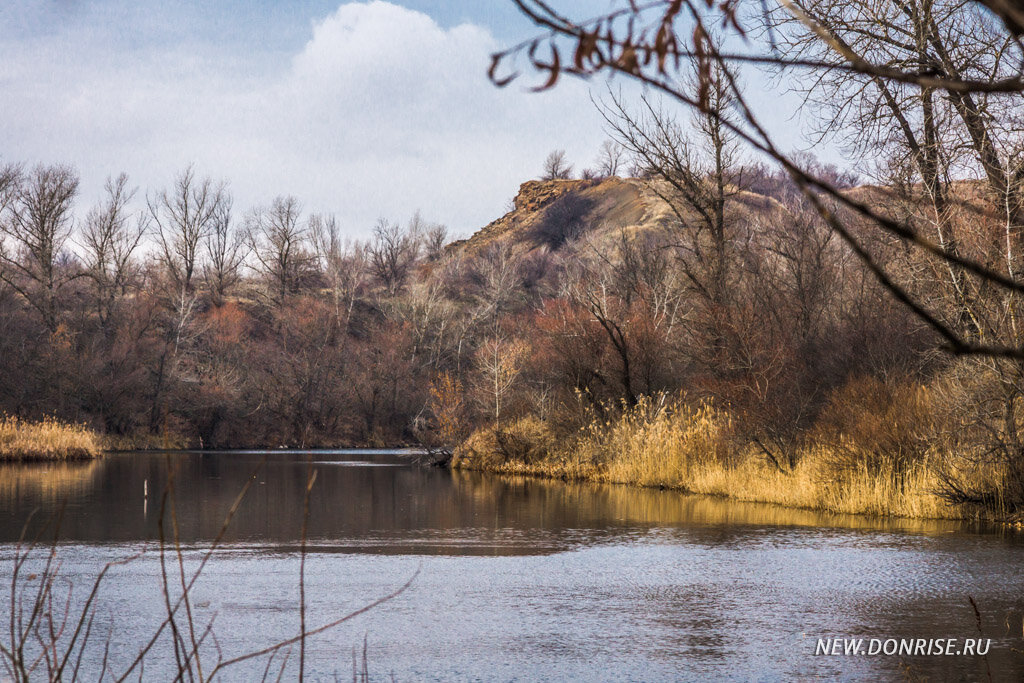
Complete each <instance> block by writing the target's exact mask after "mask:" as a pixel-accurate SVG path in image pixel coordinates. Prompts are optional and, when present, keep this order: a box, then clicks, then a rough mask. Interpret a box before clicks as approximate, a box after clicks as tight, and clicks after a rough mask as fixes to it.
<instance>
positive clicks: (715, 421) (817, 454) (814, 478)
mask: <svg viewBox="0 0 1024 683" xmlns="http://www.w3.org/2000/svg"><path fill="white" fill-rule="evenodd" d="M936 448H938V446H936ZM867 455H868V454H865V456H864V457H863V458H862V459H859V458H858V457H857V456H858V454H857V452H856V446H850V445H849V444H843V445H841V446H840V445H837V444H835V443H829V442H827V441H815V440H814V439H813V438H810V439H808V440H807V441H805V442H804V443H802V444H800V445H798V446H794V450H793V457H792V458H790V459H789V462H792V463H793V464H792V465H789V464H788V463H787V464H786V465H785V466H780V465H776V464H773V463H772V462H771V461H770V460H769V459H768V458H766V457H765V456H764V454H763V451H761V450H760V449H759V448H757V447H755V446H754V445H753V444H750V443H748V442H745V441H744V440H743V438H742V436H740V435H739V434H738V433H737V430H736V429H735V428H734V425H733V419H732V417H731V416H730V415H729V414H728V413H727V412H726V411H724V410H721V409H718V408H715V407H713V406H711V405H709V404H707V403H698V404H697V405H693V406H691V405H687V404H685V403H682V402H674V401H666V400H664V398H662V399H648V398H645V399H642V400H641V401H640V403H639V404H638V405H637V406H635V407H633V408H628V409H624V410H622V411H621V412H620V414H619V415H618V416H617V417H612V418H607V419H604V420H594V421H593V422H592V423H591V424H589V425H587V426H586V427H584V428H583V429H581V430H580V431H579V432H578V433H577V434H574V435H570V436H569V437H561V438H558V437H555V436H553V435H552V434H551V433H550V432H549V431H547V430H546V429H545V426H544V424H543V423H541V422H540V421H538V420H536V419H534V418H524V419H523V420H519V421H516V422H512V423H509V424H508V425H505V426H504V427H500V428H499V427H493V426H492V427H489V428H486V429H483V430H478V432H476V433H474V434H473V435H472V436H471V437H470V438H469V439H468V440H467V441H466V443H465V444H464V445H463V446H462V447H461V448H460V449H458V450H457V452H456V457H455V458H454V460H453V465H454V466H455V467H459V468H464V469H481V470H486V471H491V472H498V473H502V474H512V475H533V476H543V477H554V478H559V479H565V480H589V481H598V482H607V483H619V484H630V485H638V486H646V487H656V488H670V489H678V490H681V491H685V492H689V493H697V494H706V495H711V496H724V497H728V498H732V499H736V500H742V501H750V502H759V503H774V504H778V505H784V506H787V507H792V508H804V509H809V510H820V511H825V512H831V513H841V514H863V515H876V516H895V517H907V518H916V519H961V518H968V517H973V516H976V514H977V511H970V510H967V509H965V508H962V507H960V506H957V505H953V504H951V503H949V502H948V501H947V500H946V499H945V498H944V497H943V495H942V492H943V485H942V484H943V482H942V478H941V476H940V468H939V467H938V463H939V462H942V461H943V458H942V454H941V453H938V452H935V453H926V454H925V455H924V457H922V458H920V459H919V460H916V461H914V462H911V463H909V464H908V463H905V462H899V463H897V462H895V461H894V462H892V463H891V466H887V465H886V464H885V462H886V461H885V460H884V459H883V461H882V464H881V465H880V464H879V462H878V458H877V457H867ZM871 455H872V456H875V455H876V454H875V453H873V452H872V453H871ZM975 476H977V477H989V478H997V477H994V473H992V472H978V473H977V474H976V475H975Z"/></svg>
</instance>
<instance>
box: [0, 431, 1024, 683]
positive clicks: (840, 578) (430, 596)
mask: <svg viewBox="0 0 1024 683" xmlns="http://www.w3.org/2000/svg"><path fill="white" fill-rule="evenodd" d="M307 460H309V461H311V462H312V463H313V464H312V468H313V469H314V470H315V471H316V481H315V485H314V488H313V493H312V495H311V498H310V516H309V525H308V538H309V542H308V546H309V554H308V556H307V559H306V576H307V580H306V596H307V603H308V605H309V606H308V614H307V623H308V625H309V627H311V628H312V627H316V626H318V625H320V624H325V623H328V622H330V621H333V620H335V619H337V618H338V617H340V616H343V615H345V614H347V613H349V612H352V611H354V610H357V609H359V608H360V607H362V606H364V605H366V604H367V603H369V602H371V601H373V600H375V599H377V598H379V597H381V596H383V595H386V594H388V593H390V592H392V591H394V590H396V589H397V588H398V587H400V586H401V585H403V584H404V583H406V582H407V581H408V580H409V579H410V578H411V577H413V576H414V575H415V578H414V580H413V581H412V584H411V585H410V587H409V588H408V589H407V590H405V591H404V592H403V593H401V594H400V595H399V596H398V597H396V598H394V599H393V600H391V601H389V602H386V603H384V604H382V605H380V606H378V607H376V608H374V609H373V610H371V611H369V612H367V613H365V614H362V615H360V616H358V617H356V618H354V619H352V620H350V621H348V622H346V623H344V624H342V625H340V626H338V627H337V628H335V629H333V630H331V631H329V632H326V633H324V634H321V635H319V636H316V637H314V638H312V639H311V640H310V641H309V643H308V644H307V652H306V658H307V659H306V672H307V675H308V677H309V678H310V679H311V680H313V679H327V680H331V679H333V677H334V676H335V675H337V677H338V678H340V679H341V680H349V679H350V678H351V676H352V661H353V651H354V650H355V649H357V648H358V649H359V651H360V655H359V658H360V660H361V658H362V654H361V651H362V647H363V643H364V639H365V643H366V660H367V664H368V668H369V671H370V673H371V676H372V677H373V678H374V679H381V680H390V678H389V677H390V675H391V674H393V675H394V677H395V678H396V679H397V680H400V681H409V680H524V681H525V680H550V679H570V678H571V679H582V680H609V681H623V680H627V681H628V680H709V679H712V680H714V679H739V680H793V679H808V678H843V679H849V680H879V679H881V680H886V679H896V680H906V679H911V680H918V678H915V677H926V678H928V679H929V680H989V672H991V680H995V681H1000V680H1022V679H1024V653H1022V651H1024V640H1022V636H1024V590H1022V589H1024V574H1022V572H1021V568H1022V567H1024V543H1022V539H1021V537H1020V536H1019V535H1017V534H1014V533H1006V532H996V531H992V530H984V529H978V528H973V527H970V526H966V525H960V524H953V523H940V522H924V523H914V522H895V523H894V522H884V521H879V520H868V519H861V518H849V517H839V516H832V515H820V514H815V513H810V512H805V511H792V510H784V509H780V508H774V507H771V506H761V505H752V504H741V503H735V502H726V501H721V500H715V499H707V498H701V497H692V496H683V495H679V494H675V493H671V492H659V491H645V490H636V489H631V488H627V487H608V486H596V485H569V484H563V483H558V482H541V481H533V480H522V479H508V478H499V477H493V476H483V475H476V474H467V473H458V472H456V473H450V472H446V471H442V470H435V469H425V468H419V467H415V466H413V465H410V464H409V462H408V458H407V457H404V456H401V455H398V454H394V453H383V452H376V453H375V452H368V451H362V452H345V451H335V452H322V451H321V452H316V453H313V454H304V453H280V452H278V453H273V454H269V455H266V454H261V453H256V452H236V453H217V454H213V453H174V454H139V453H131V454H118V455H112V456H108V457H106V458H104V459H102V460H100V461H97V462H93V463H88V464H85V465H80V466H63V465H62V466H52V465H51V466H31V467H30V466H24V465H21V466H14V465H3V466H0V582H2V583H0V619H3V621H2V622H0V643H2V644H6V643H8V642H9V635H8V627H7V623H8V620H7V619H6V616H7V615H8V614H9V611H10V609H11V596H10V590H9V588H8V586H9V585H10V577H11V573H12V561H13V556H14V553H15V543H16V542H17V539H18V538H19V536H20V535H21V533H22V530H23V529H24V528H25V524H26V520H28V519H29V517H30V516H31V513H32V512H33V511H34V510H37V512H36V514H35V516H34V517H33V522H32V523H30V525H29V527H30V533H34V532H35V531H36V530H37V528H38V526H39V524H41V523H42V522H43V521H44V520H49V519H52V518H53V517H54V516H55V515H56V514H57V511H58V510H59V509H61V508H63V515H62V518H61V523H60V530H59V535H60V544H59V546H58V549H57V557H58V559H59V560H60V562H61V564H60V576H61V577H62V578H61V580H60V581H59V582H58V583H59V586H61V587H62V588H61V590H62V591H63V592H62V593H61V596H63V597H66V595H67V590H68V589H69V588H70V590H71V595H72V598H71V604H72V606H74V605H78V604H81V601H82V600H83V599H84V596H85V594H86V593H87V592H88V588H89V586H90V585H91V583H92V580H93V579H94V577H95V576H96V575H97V574H98V573H99V572H100V570H101V569H102V568H103V566H104V565H105V564H106V563H107V562H110V561H112V560H119V559H124V558H126V557H130V556H133V555H135V554H137V553H140V552H141V556H139V557H138V558H136V559H134V560H132V561H131V562H129V563H128V564H125V565H119V566H116V567H114V568H113V569H112V570H111V571H110V573H109V575H108V577H107V578H106V579H105V580H104V583H103V584H102V585H101V589H100V592H99V595H98V609H97V610H96V615H97V616H96V622H95V625H94V633H96V634H101V635H98V636H94V641H95V646H94V647H91V648H89V649H88V650H87V652H86V654H85V659H84V660H83V661H84V663H83V667H84V668H85V669H86V670H87V671H88V674H87V675H86V676H85V679H86V680H95V679H96V678H98V677H99V673H100V670H101V666H102V661H103V656H104V648H103V644H104V642H105V641H106V640H107V639H108V638H109V641H110V650H109V657H108V667H109V669H110V670H112V671H113V672H115V673H119V672H121V671H123V670H124V669H125V668H126V667H127V665H128V663H129V662H130V661H131V659H132V658H133V656H134V654H135V652H137V650H138V648H139V647H140V645H141V644H142V643H143V642H145V640H146V639H147V638H148V637H149V636H151V635H152V634H153V633H154V631H155V629H156V627H157V626H158V625H159V623H160V620H161V619H162V617H163V614H164V613H163V611H162V610H163V609H164V607H163V597H162V592H161V581H160V553H159V550H158V547H157V543H156V540H155V539H157V538H158V531H157V530H158V520H159V517H160V511H161V505H160V501H161V494H162V492H163V491H165V490H167V489H168V484H169V479H168V472H169V469H173V471H174V477H173V501H174V506H173V507H174V512H175V515H174V517H176V520H177V525H178V537H179V541H180V543H181V545H182V548H183V551H182V554H183V557H184V563H185V569H186V572H189V573H190V572H192V571H194V570H195V568H196V567H197V566H198V564H197V563H198V561H199V559H200V558H201V557H202V555H203V553H204V552H205V549H207V548H208V547H209V545H210V542H211V541H212V540H213V539H214V538H215V537H216V536H217V534H218V533H219V532H220V530H221V527H222V523H223V520H224V517H225V515H226V514H227V511H228V510H229V508H230V507H231V504H232V502H233V501H234V499H235V497H236V496H237V495H238V493H239V492H240V491H241V489H242V487H243V486H244V485H245V483H246V482H247V481H248V480H249V479H250V478H252V477H253V474H254V473H255V478H254V479H253V482H252V486H251V488H250V490H249V492H248V494H247V496H246V497H245V499H244V500H243V502H242V503H241V505H240V507H239V508H238V512H237V513H236V515H235V517H234V519H233V520H232V522H231V524H230V526H229V528H228V530H227V533H226V535H225V537H224V541H225V543H224V546H223V548H222V549H221V550H218V551H217V552H216V553H215V554H214V555H213V559H212V561H211V562H210V563H209V564H207V565H206V567H205V569H204V570H203V573H202V575H201V577H200V578H199V580H198V581H197V583H196V584H195V588H194V590H193V594H192V604H193V606H194V622H195V623H196V624H197V625H198V627H200V628H205V627H206V626H207V624H209V623H210V621H211V619H212V620H213V627H212V630H211V632H212V633H213V634H215V637H216V646H215V645H214V640H213V637H210V638H208V639H207V641H206V642H205V644H204V646H203V653H204V660H205V661H206V662H207V664H206V667H207V668H206V670H207V672H208V671H209V667H210V666H211V663H212V662H213V661H214V660H215V659H216V657H217V650H216V647H219V648H220V652H221V654H222V655H223V656H224V657H225V658H229V657H233V656H237V655H239V654H243V653H245V652H248V651H251V650H254V649H259V648H262V647H265V646H267V645H269V644H271V643H274V642H276V641H278V640H283V639H285V638H289V637H291V636H293V635H295V634H296V633H297V632H298V622H299V609H298V605H299V581H298V577H299V557H300V555H299V552H298V548H299V544H300V539H301V529H302V503H303V497H304V491H305V486H306V477H307V471H308V467H309V465H308V463H307ZM261 461H262V464H261ZM146 491H148V496H146V495H144V492H146ZM165 517H166V520H167V521H166V524H167V528H168V529H170V519H171V517H172V515H171V506H170V504H168V505H167V506H166V508H165ZM42 559H43V554H42V553H40V555H39V556H38V557H37V558H36V559H35V560H34V561H33V563H32V566H31V567H30V569H34V570H36V571H39V567H40V562H41V561H42ZM168 559H170V560H174V561H175V562H176V559H175V558H174V556H173V555H171V556H169V558H168ZM176 566H177V565H176V564H174V563H171V564H170V567H171V569H172V570H174V569H176ZM27 571H28V570H27ZM417 572H418V573H417ZM35 580H36V581H38V579H35ZM22 585H23V587H26V588H27V589H28V590H32V589H34V586H33V585H32V582H31V580H28V581H26V582H25V583H24V584H22ZM26 594H27V593H26ZM970 597H973V598H974V600H975V601H976V603H977V605H978V607H979V608H980V610H981V617H982V621H981V626H980V628H981V633H982V634H983V635H984V637H985V638H991V639H992V643H991V650H990V652H989V654H988V656H987V658H980V657H963V656H961V657H957V656H932V657H926V656H915V657H908V656H903V657H899V656H892V657H885V656H859V657H858V656H852V655H851V656H816V655H815V649H816V643H817V639H819V638H828V637H850V638H865V639H870V638H881V639H884V638H974V637H978V636H979V630H978V629H979V626H978V624H977V621H976V618H975V613H974V610H973V608H972V607H971V605H970V602H969V598H970ZM62 599H63V598H62ZM62 604H63V603H62ZM58 607H59V606H58ZM173 661H174V656H173V650H172V649H171V648H170V647H169V644H168V643H158V645H157V647H156V648H155V649H154V651H153V652H152V653H151V654H150V655H149V656H148V657H147V659H146V662H145V666H146V668H145V674H144V678H145V679H146V680H160V679H162V678H165V677H166V676H162V675H161V674H166V673H167V672H168V671H169V668H172V667H173ZM266 663H267V660H266V658H264V659H262V660H260V661H258V662H255V661H254V662H248V663H246V664H243V665H239V666H238V667H237V668H234V669H229V670H228V671H227V672H225V676H224V679H225V680H253V679H254V678H255V679H258V678H259V677H260V676H261V675H262V674H263V672H264V670H265V666H266ZM282 663H283V665H284V666H285V669H286V670H285V678H286V679H287V678H294V675H295V673H296V672H297V668H298V652H297V649H296V650H293V651H292V653H291V655H290V656H289V658H288V659H287V660H286V661H285V660H284V658H283V656H278V657H277V658H276V659H275V660H274V662H272V665H271V670H272V671H273V672H274V675H273V676H271V678H272V679H273V678H275V677H276V671H277V670H278V668H279V666H280V665H281V664H282ZM360 666H361V663H360ZM136 673H137V672H136ZM2 678H3V674H2V673H0V680H2ZM136 678H137V676H136Z"/></svg>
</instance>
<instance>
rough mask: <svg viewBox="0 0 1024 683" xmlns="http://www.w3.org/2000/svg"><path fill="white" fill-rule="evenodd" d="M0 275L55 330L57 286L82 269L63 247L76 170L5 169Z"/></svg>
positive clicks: (70, 226)
mask: <svg viewBox="0 0 1024 683" xmlns="http://www.w3.org/2000/svg"><path fill="white" fill-rule="evenodd" d="M0 184H2V185H3V187H0V197H2V201H3V202H4V207H3V208H4V211H3V214H2V215H0V236H2V238H3V239H2V242H3V246H2V247H0V279H3V281H4V282H6V283H7V284H8V285H9V286H10V287H11V288H13V289H14V290H15V291H16V292H18V294H20V295H21V296H22V298H23V299H24V300H25V301H26V302H27V303H28V304H29V305H30V306H31V307H32V308H33V309H35V310H36V311H37V312H38V313H39V315H40V316H41V317H42V319H43V323H44V324H45V325H46V327H47V329H49V330H50V331H51V332H53V331H55V330H56V329H57V325H58V318H59V313H60V309H59V306H58V296H59V294H60V292H61V290H62V289H63V288H64V287H65V286H66V285H67V284H68V283H69V282H71V281H72V280H74V279H75V278H77V277H79V276H80V275H81V274H82V273H81V271H80V269H78V268H77V267H75V265H74V263H73V260H72V257H71V256H70V254H68V253H67V252H65V251H64V246H65V244H66V243H67V241H68V239H69V238H70V237H71V232H72V229H73V221H74V219H73V216H72V213H71V211H72V208H73V204H74V199H75V195H76V194H77V193H78V174H77V173H75V171H74V170H73V169H72V168H71V167H69V166H61V165H56V166H43V165H39V166H36V167H35V168H33V169H32V170H31V171H30V172H29V173H27V174H25V175H24V176H22V175H21V174H20V173H19V172H18V171H17V169H15V168H12V167H8V168H7V169H5V170H4V172H3V174H2V178H0ZM9 249H13V253H11V252H9V251H8V250H9Z"/></svg>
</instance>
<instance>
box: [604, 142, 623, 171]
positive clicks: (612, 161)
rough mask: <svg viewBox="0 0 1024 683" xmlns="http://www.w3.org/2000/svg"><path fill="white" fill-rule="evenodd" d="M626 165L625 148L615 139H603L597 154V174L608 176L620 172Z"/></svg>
mask: <svg viewBox="0 0 1024 683" xmlns="http://www.w3.org/2000/svg"><path fill="white" fill-rule="evenodd" d="M625 166H626V150H625V149H623V147H622V145H620V144H619V143H618V142H616V141H615V140H605V141H604V142H602V143H601V150H600V151H599V152H598V154H597V174H598V176H600V177H602V178H610V177H612V176H617V175H619V173H621V172H622V171H623V170H624V169H625Z"/></svg>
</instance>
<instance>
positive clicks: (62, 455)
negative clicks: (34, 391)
mask: <svg viewBox="0 0 1024 683" xmlns="http://www.w3.org/2000/svg"><path fill="white" fill-rule="evenodd" d="M102 450H103V449H102V445H101V438H100V436H99V435H98V434H96V433H95V432H93V431H92V430H90V429H89V428H87V427H86V426H85V425H78V424H68V423H66V422H61V421H60V420H57V419H54V418H50V417H46V418H43V419H42V420H39V421H37V422H33V421H29V420H22V419H20V418H17V417H11V416H7V415H5V416H2V417H0V460H20V461H31V460H36V461H52V460H85V459H89V458H95V457H97V456H99V455H100V453H101V452H102Z"/></svg>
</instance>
